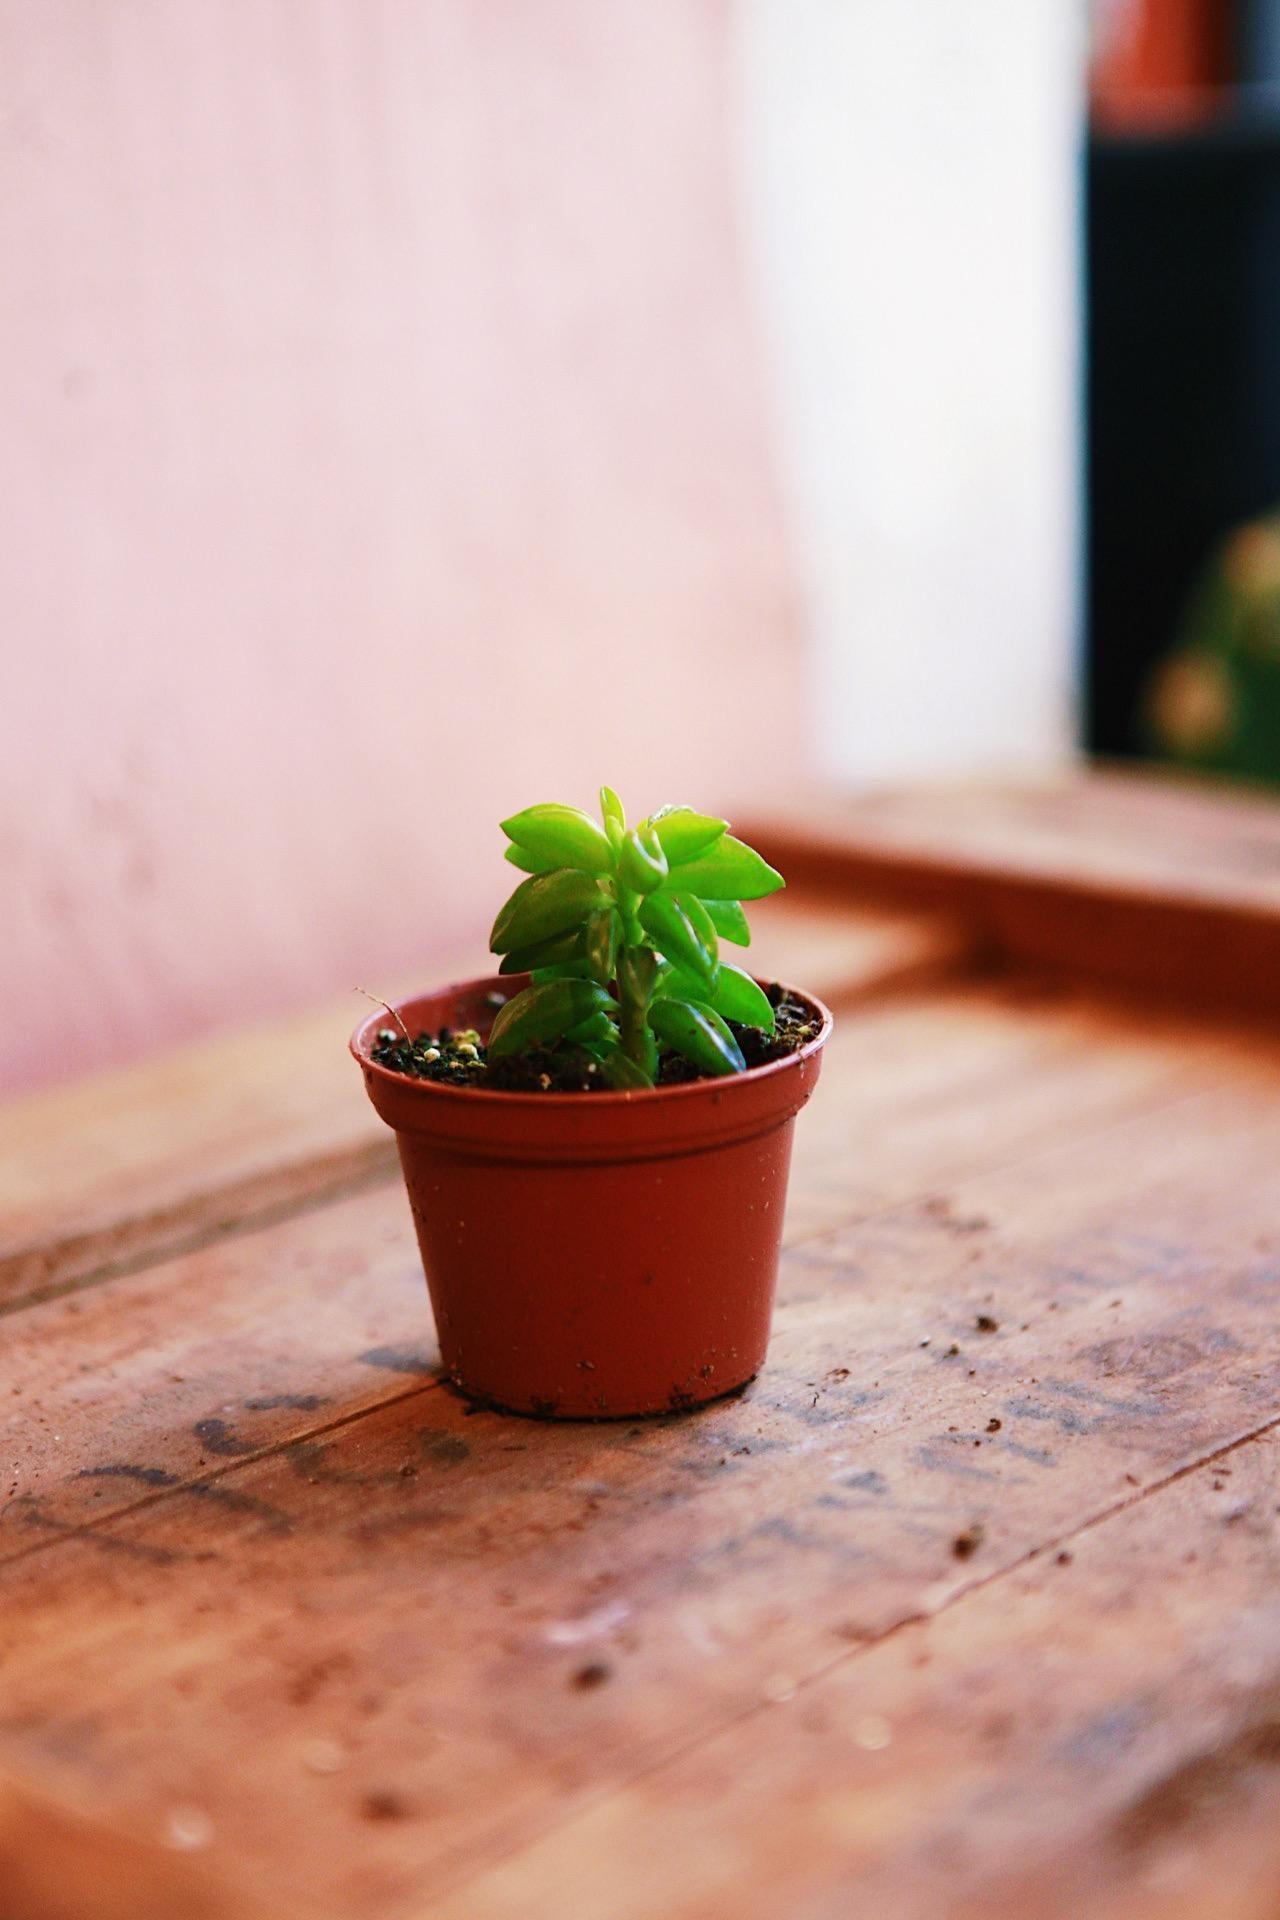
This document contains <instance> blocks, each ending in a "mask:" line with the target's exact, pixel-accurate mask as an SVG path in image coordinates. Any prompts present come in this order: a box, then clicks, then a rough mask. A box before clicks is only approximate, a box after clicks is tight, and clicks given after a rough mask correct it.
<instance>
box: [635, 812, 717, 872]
mask: <svg viewBox="0 0 1280 1920" xmlns="http://www.w3.org/2000/svg"><path fill="white" fill-rule="evenodd" d="M649 824H650V825H651V826H652V828H653V830H654V832H655V833H656V834H657V836H658V839H659V840H660V841H661V843H662V851H663V852H664V853H665V854H666V856H667V859H668V860H669V861H670V862H671V865H672V866H673V867H675V866H678V865H679V864H680V862H681V861H683V860H692V858H693V856H694V854H696V853H702V852H704V851H705V850H706V848H708V847H710V846H713V845H714V844H715V842H716V841H717V840H718V839H719V838H720V835H721V834H722V833H723V832H724V830H725V828H726V827H727V826H728V824H729V822H728V821H727V820H717V819H716V817H715V815H714V814H710V813H695V812H694V810H693V808H692V807H659V809H658V811H657V813H655V814H653V815H651V817H650V821H649ZM681 884H683V882H682V883H681Z"/></svg>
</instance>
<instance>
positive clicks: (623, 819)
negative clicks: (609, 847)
mask: <svg viewBox="0 0 1280 1920" xmlns="http://www.w3.org/2000/svg"><path fill="white" fill-rule="evenodd" d="M600 811H601V813H602V814H603V815H604V824H605V827H606V828H608V827H609V826H610V825H611V824H612V825H613V826H615V827H617V829H618V831H619V832H620V833H625V832H626V830H627V813H626V808H625V807H624V806H623V804H622V802H621V800H619V798H618V796H617V794H616V793H615V792H614V790H613V788H612V787H601V789H600Z"/></svg>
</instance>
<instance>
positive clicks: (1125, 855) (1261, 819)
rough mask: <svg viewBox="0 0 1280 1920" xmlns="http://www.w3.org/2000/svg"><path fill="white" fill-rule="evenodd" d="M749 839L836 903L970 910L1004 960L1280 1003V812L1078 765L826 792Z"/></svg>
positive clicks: (1257, 1003) (1193, 785)
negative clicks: (1050, 773)
mask: <svg viewBox="0 0 1280 1920" xmlns="http://www.w3.org/2000/svg"><path fill="white" fill-rule="evenodd" d="M751 834H752V837H753V838H754V839H755V840H756V841H757V842H758V844H759V845H760V846H761V847H762V848H763V850H764V851H765V852H766V853H767V854H768V856H769V858H770V859H772V860H773V861H774V862H775V863H777V862H781V863H782V864H783V865H784V866H785V867H786V869H787V871H788V872H790V873H792V874H794V875H795V876H796V879H797V881H799V882H803V883H808V884H810V885H814V886H818V887H822V886H825V887H827V888H828V889H829V890H831V892H832V894H833V897H837V898H838V897H843V898H856V899H860V900H864V901H876V900H880V901H883V902H885V903H893V904H895V905H897V906H899V907H902V906H907V905H914V906H917V907H927V908H931V909H933V910H936V911H945V912H948V913H952V914H956V915H959V916H960V917H962V918H963V919H964V920H965V922H966V924H967V925H968V926H969V927H970V929H971V931H972V933H973V936H974V938H975V940H976V941H978V942H979V943H980V944H981V945H982V946H983V947H984V948H985V950H987V951H988V952H989V953H991V954H992V955H993V956H1000V957H1002V958H1004V959H1005V960H1006V961H1012V962H1016V963H1019V964H1024V965H1027V964H1030V965H1034V966H1037V967H1047V968H1051V969H1055V970H1065V971H1066V972H1067V973H1068V974H1070V975H1072V976H1074V977H1076V978H1090V979H1095V980H1098V981H1101V982H1105V983H1107V984H1108V985H1111V986H1116V987H1121V988H1124V989H1126V990H1129V991H1133V990H1135V989H1136V990H1139V991H1142V992H1143V993H1150V992H1153V991H1154V992H1159V993H1162V994H1166V995H1169V996H1172V997H1176V998H1181V999H1190V1000H1193V1001H1194V1002H1195V1003H1196V1004H1197V1005H1198V1007H1199V1008H1201V1009H1202V1010H1203V1009H1208V1008H1215V1009H1222V1008H1227V1007H1237V1008H1242V1009H1247V1010H1250V1011H1252V1012H1254V1013H1262V1014H1266V1015H1268V1016H1274V1015H1275V1014H1276V1013H1277V1012H1278V1011H1280V807H1277V805H1276V801H1275V799H1274V798H1273V797H1272V796H1270V795H1265V796H1264V795H1261V794H1259V793H1257V792H1252V793H1251V792H1249V791H1247V790H1241V789H1227V788H1221V787H1214V786H1212V785H1210V784H1209V783H1205V782H1193V781H1188V780H1179V779H1177V778H1175V777H1172V776H1165V777H1161V776H1159V775H1156V774H1152V773H1150V772H1147V771H1144V772H1143V774H1141V775H1132V774H1123V773H1118V772H1085V771H1070V772H1064V773H1062V774H1060V775H1056V776H1054V777H1052V778H1048V779H1045V780H1042V781H1038V782H1027V783H1025V784H1023V785H1021V786H1010V785H1005V786H992V785H990V784H986V785H952V786H947V787H936V786H934V787H930V786H924V787H918V788H915V789H903V790H899V791H894V792H890V793H884V794H864V795H859V796H857V797H854V798H840V797H836V796H830V795H826V796H824V795H818V796H815V797H813V798H812V799H811V800H809V801H808V802H806V803H805V804H804V805H797V806H796V807H795V808H794V809H792V810H791V811H789V812H784V813H781V814H779V815H778V816H777V817H776V818H775V819H773V820H771V821H767V822H763V823H760V824H758V825H753V826H752V828H751Z"/></svg>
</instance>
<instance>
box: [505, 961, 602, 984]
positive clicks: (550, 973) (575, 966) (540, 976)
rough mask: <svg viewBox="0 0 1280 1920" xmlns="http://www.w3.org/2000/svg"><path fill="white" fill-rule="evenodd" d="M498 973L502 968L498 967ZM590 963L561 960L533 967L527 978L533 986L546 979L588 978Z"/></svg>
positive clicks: (590, 976)
mask: <svg viewBox="0 0 1280 1920" xmlns="http://www.w3.org/2000/svg"><path fill="white" fill-rule="evenodd" d="M498 971H499V973H501V971H502V969H501V967H499V969H498ZM592 977H593V976H592V972H591V966H590V963H589V962H588V961H586V960H562V961H561V962H560V964H559V965H558V966H552V967H533V968H532V969H531V970H530V974H529V978H530V980H531V981H532V983H533V985H534V986H535V987H541V986H545V984H546V982H547V981H548V980H590V979H591V978H592Z"/></svg>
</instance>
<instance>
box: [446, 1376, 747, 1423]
mask: <svg viewBox="0 0 1280 1920" xmlns="http://www.w3.org/2000/svg"><path fill="white" fill-rule="evenodd" d="M758 1377H759V1369H758V1368H757V1369H756V1372H755V1373H749V1374H748V1375H747V1377H746V1379H745V1380H739V1381H738V1382H737V1383H736V1385H734V1386H732V1387H716V1388H715V1389H714V1391H712V1392H710V1393H707V1392H703V1393H700V1394H689V1393H685V1392H683V1391H682V1390H681V1389H678V1388H675V1387H673V1388H672V1390H671V1393H670V1394H669V1396H668V1398H667V1400H666V1401H665V1402H664V1403H662V1404H660V1405H650V1404H647V1403H646V1404H644V1405H636V1406H628V1407H608V1408H602V1407H591V1408H587V1409H585V1410H582V1409H579V1408H577V1407H565V1406H562V1405H561V1404H560V1402H559V1401H549V1400H539V1399H534V1400H532V1401H531V1402H530V1404H529V1405H528V1406H516V1405H513V1404H512V1403H511V1402H510V1401H508V1400H495V1399H494V1397H493V1395H492V1394H490V1393H476V1392H474V1391H473V1390H472V1389H471V1388H470V1387H468V1386H467V1385H466V1383H465V1381H462V1380H455V1379H454V1378H453V1377H452V1376H451V1375H449V1374H443V1375H442V1376H441V1382H440V1384H441V1385H442V1386H443V1387H445V1388H447V1390H448V1391H449V1392H450V1393H452V1394H454V1395H455V1396H456V1397H457V1398H458V1399H459V1400H463V1401H465V1402H466V1405H467V1410H468V1411H469V1412H471V1413H504V1414H513V1415H514V1416H515V1417H516V1418H517V1419H519V1420H547V1421H561V1422H563V1421H567V1420H575V1421H579V1422H584V1423H585V1422H591V1423H592V1424H594V1425H600V1424H601V1423H607V1422H609V1421H611V1420H612V1421H620V1420H661V1419H665V1418H669V1417H670V1416H671V1415H672V1414H676V1413H701V1412H702V1410H703V1408H704V1407H714V1406H717V1405H718V1404H719V1403H720V1402H721V1401H722V1400H736V1399H738V1398H740V1396H741V1395H742V1394H744V1393H745V1392H746V1391H747V1388H748V1387H750V1386H752V1385H753V1384H754V1382H755V1381H756V1380H757V1378H758Z"/></svg>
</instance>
